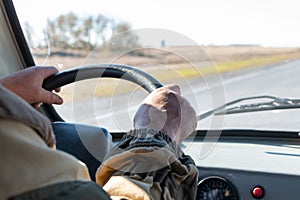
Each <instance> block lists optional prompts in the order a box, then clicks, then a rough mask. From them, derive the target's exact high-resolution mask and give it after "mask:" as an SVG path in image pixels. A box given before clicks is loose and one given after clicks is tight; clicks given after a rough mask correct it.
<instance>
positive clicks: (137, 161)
mask: <svg viewBox="0 0 300 200" xmlns="http://www.w3.org/2000/svg"><path fill="white" fill-rule="evenodd" d="M96 180H97V183H98V184H99V185H101V186H103V188H104V189H105V190H106V191H107V192H108V193H109V194H110V196H111V197H112V199H113V197H116V199H118V198H117V197H122V198H125V199H126V198H127V199H155V200H159V199H189V200H190V199H195V198H196V191H197V189H196V188H197V181H198V170H197V167H196V166H195V164H194V161H193V160H192V158H191V157H190V156H188V155H185V154H184V153H183V152H182V151H181V149H180V147H179V146H178V145H177V144H176V143H175V142H174V141H172V140H171V138H169V137H168V136H167V135H165V134H164V133H162V132H160V131H155V130H152V129H139V130H133V131H130V132H129V133H128V134H127V135H125V136H124V137H123V138H122V140H121V142H120V143H119V144H118V145H117V146H115V147H114V148H113V149H112V150H111V151H110V153H109V154H108V155H107V156H106V159H105V161H104V162H103V163H102V165H101V166H100V167H99V168H98V170H97V173H96Z"/></svg>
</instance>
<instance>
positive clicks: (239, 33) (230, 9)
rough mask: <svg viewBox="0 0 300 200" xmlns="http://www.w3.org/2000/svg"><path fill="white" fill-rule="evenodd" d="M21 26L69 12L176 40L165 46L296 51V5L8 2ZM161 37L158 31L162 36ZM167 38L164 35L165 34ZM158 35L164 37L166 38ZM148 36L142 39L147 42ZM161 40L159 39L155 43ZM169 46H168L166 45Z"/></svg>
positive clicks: (285, 0)
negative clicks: (98, 16) (126, 24)
mask: <svg viewBox="0 0 300 200" xmlns="http://www.w3.org/2000/svg"><path fill="white" fill-rule="evenodd" d="M13 2H14V4H15V7H16V10H17V14H18V16H19V18H20V19H21V21H23V20H25V21H28V22H29V23H30V24H32V25H33V26H37V27H38V26H42V25H45V24H46V19H47V17H49V18H54V17H56V16H58V15H59V14H65V13H68V12H70V11H72V12H75V13H78V14H80V15H86V14H88V15H90V14H95V15H96V14H99V13H101V14H104V15H106V16H110V17H112V18H114V19H116V20H117V21H126V22H129V23H130V24H131V26H132V28H133V29H137V30H140V29H145V28H147V29H149V28H151V29H163V30H169V31H171V32H172V33H176V34H175V35H180V36H183V37H185V38H186V39H187V40H180V41H179V40H178V39H177V38H178V37H174V39H172V37H169V39H168V37H167V36H166V35H163V34H162V35H161V36H158V35H156V37H157V39H158V40H160V39H161V40H162V39H164V40H166V42H167V43H168V44H170V45H186V44H185V42H186V41H193V42H194V43H195V44H198V45H232V44H252V45H261V46H276V47H286V46H291V47H295V46H296V47H298V46H299V47H300V26H299V25H300V23H299V22H300V9H299V7H300V1H298V0H226V1H224V0H185V1H177V0H152V1H142V0H127V1H124V0H109V1H107V0H106V1H105V0H81V1H80V0H76V1H75V0H49V1H46V0H13ZM163 32H164V31H163ZM166 32H168V31H166ZM166 32H164V33H166ZM150 36H151V34H150V35H148V37H150ZM159 37H161V38H159ZM168 40H169V41H168Z"/></svg>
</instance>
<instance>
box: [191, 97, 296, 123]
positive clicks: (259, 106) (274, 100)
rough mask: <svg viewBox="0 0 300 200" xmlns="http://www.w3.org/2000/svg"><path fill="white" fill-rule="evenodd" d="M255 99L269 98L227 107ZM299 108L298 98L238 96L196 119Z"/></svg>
mask: <svg viewBox="0 0 300 200" xmlns="http://www.w3.org/2000/svg"><path fill="white" fill-rule="evenodd" d="M257 99H271V100H270V101H266V102H259V103H251V104H243V105H239V106H234V107H229V106H231V105H234V104H237V103H240V102H243V101H247V100H257ZM228 107H229V108H228ZM295 108H300V99H290V98H278V97H274V96H268V95H264V96H253V97H245V98H240V99H237V100H234V101H231V102H229V103H226V104H224V105H222V106H220V107H218V108H215V109H212V110H210V111H208V112H205V113H203V114H201V115H198V116H197V119H198V121H199V120H201V119H204V118H206V117H209V116H211V115H225V114H236V113H247V112H256V111H266V110H276V109H295Z"/></svg>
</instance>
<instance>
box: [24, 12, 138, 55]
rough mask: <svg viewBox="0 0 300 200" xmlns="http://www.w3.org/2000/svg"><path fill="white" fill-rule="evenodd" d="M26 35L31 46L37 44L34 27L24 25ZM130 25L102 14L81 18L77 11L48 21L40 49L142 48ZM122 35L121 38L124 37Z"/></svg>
mask: <svg viewBox="0 0 300 200" xmlns="http://www.w3.org/2000/svg"><path fill="white" fill-rule="evenodd" d="M23 27H24V32H25V34H26V36H27V40H28V43H29V45H31V44H33V43H36V41H34V38H33V37H32V35H34V34H33V33H34V30H33V27H31V26H30V24H29V23H28V22H26V23H25V24H24V26H23ZM131 30H132V29H131V26H130V24H129V23H127V22H116V21H115V20H113V19H111V18H109V17H106V16H104V15H102V14H98V15H96V16H94V15H90V16H82V17H80V16H78V15H76V14H75V13H73V12H70V13H67V14H62V15H60V16H58V17H56V18H55V19H52V20H50V19H48V21H47V28H45V30H44V31H43V35H44V41H43V42H39V44H38V46H40V47H47V46H48V45H50V46H51V48H58V49H69V48H72V49H84V50H91V49H93V48H95V47H99V46H101V47H105V48H109V49H111V50H124V49H130V48H134V47H138V46H139V42H138V37H137V35H135V34H134V32H132V31H131ZM120 35H121V37H120Z"/></svg>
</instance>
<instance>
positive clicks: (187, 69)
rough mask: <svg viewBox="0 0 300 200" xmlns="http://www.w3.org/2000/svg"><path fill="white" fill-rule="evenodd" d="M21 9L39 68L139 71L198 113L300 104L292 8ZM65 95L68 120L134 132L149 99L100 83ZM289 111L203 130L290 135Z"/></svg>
mask: <svg viewBox="0 0 300 200" xmlns="http://www.w3.org/2000/svg"><path fill="white" fill-rule="evenodd" d="M14 3H15V6H16V10H17V13H18V15H19V18H20V21H21V24H22V27H23V31H24V33H25V35H26V38H27V42H28V44H29V46H30V49H31V52H32V54H33V56H34V60H35V62H36V64H37V65H53V66H56V67H57V68H58V69H59V70H65V69H69V68H72V67H75V66H85V65H89V64H99V63H118V64H125V65H130V66H134V67H137V68H140V69H141V70H143V71H146V72H147V73H150V74H151V75H153V76H155V77H156V78H157V79H159V80H160V81H161V82H162V83H163V84H168V83H176V84H178V85H180V87H181V88H182V94H183V95H184V96H185V97H186V98H188V99H189V100H190V101H191V103H192V105H193V106H194V108H195V110H196V112H197V113H198V114H201V113H205V112H207V111H209V110H211V109H213V108H216V107H218V106H220V105H222V104H224V103H226V102H229V101H232V100H235V99H238V98H245V97H253V96H262V95H272V96H276V97H281V98H286V97H292V98H300V93H299V92H298V91H299V90H298V88H297V87H295V86H296V85H298V80H297V79H291V78H290V77H292V76H294V75H295V74H298V71H299V68H297V67H296V66H298V64H299V63H298V59H299V57H300V49H299V46H300V40H299V35H300V29H299V26H298V24H299V23H298V19H300V12H299V11H298V9H297V8H298V2H297V1H294V0H287V1H284V2H283V1H277V2H274V1H271V0H266V1H258V0H252V1H247V0H245V1H240V0H230V1H219V0H207V1H198V0H188V1H184V2H181V1H171V0H166V1H137V0H136V1H130V2H128V1H117V0H112V1H102V0H86V1H72V3H70V1H68V0H51V1H38V0H28V1H22V0H14ZM32 5H34V6H32ZM279 13H280V14H279ZM286 88H289V89H286ZM61 95H62V96H63V97H64V99H65V103H64V105H63V106H56V109H57V110H58V111H59V113H60V115H62V117H63V118H64V119H66V120H67V121H75V122H80V123H87V124H94V125H101V126H104V127H107V128H108V129H110V130H128V129H130V128H132V123H131V121H132V118H133V115H134V112H135V110H136V109H137V106H138V105H139V103H140V102H141V101H142V99H143V98H144V97H145V96H146V95H147V93H146V92H145V91H144V90H143V89H140V88H139V87H138V86H136V85H134V84H132V83H129V82H127V81H122V80H112V79H95V80H86V81H81V82H78V83H76V84H72V85H70V86H66V87H63V89H62V92H61ZM259 101H265V99H259ZM243 103H244V102H243ZM247 103H250V104H251V103H257V100H255V101H254V102H247ZM289 112H292V111H291V110H289V111H285V112H284V113H285V114H282V115H276V116H275V115H273V117H267V116H266V114H268V113H269V114H270V112H259V113H257V112H255V113H243V116H244V117H240V115H238V114H235V115H226V117H225V116H224V115H221V116H218V117H216V116H213V117H208V118H206V119H205V120H201V121H200V122H199V124H198V128H226V127H228V128H246V127H248V128H266V129H270V128H274V129H278V128H279V127H282V128H286V127H291V126H290V124H291V123H292V122H291V121H289V120H287V117H285V116H289V115H290V113H289ZM294 112H295V111H294ZM298 114H299V113H297V114H295V113H294V115H295V116H298ZM256 115H258V116H256ZM245 117H246V118H247V119H248V118H249V120H241V119H245ZM262 119H268V120H271V121H268V120H262ZM278 119H280V120H279V121H280V123H276V120H278ZM297 119H300V117H298V118H297ZM255 120H256V121H255ZM274 121H275V122H274ZM262 122H265V123H263V124H262ZM292 124H299V123H298V121H297V120H296V121H294V122H293V123H292ZM293 127H294V126H293ZM296 128H300V127H296ZM292 129H293V128H292Z"/></svg>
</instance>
